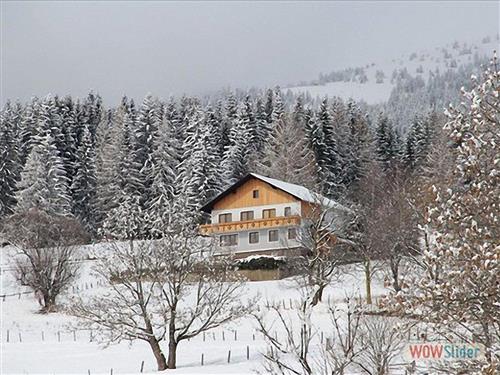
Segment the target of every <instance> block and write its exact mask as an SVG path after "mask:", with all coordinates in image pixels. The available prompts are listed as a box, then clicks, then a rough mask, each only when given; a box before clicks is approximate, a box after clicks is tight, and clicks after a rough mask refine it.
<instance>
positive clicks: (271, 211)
mask: <svg viewBox="0 0 500 375" xmlns="http://www.w3.org/2000/svg"><path fill="white" fill-rule="evenodd" d="M273 217H276V208H270V209H269V210H262V218H263V219H270V218H273Z"/></svg>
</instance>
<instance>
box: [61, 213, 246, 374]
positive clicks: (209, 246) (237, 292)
mask: <svg viewBox="0 0 500 375" xmlns="http://www.w3.org/2000/svg"><path fill="white" fill-rule="evenodd" d="M174 217H175V219H174ZM172 220H176V221H175V222H171V223H169V224H168V226H165V227H164V233H163V235H162V236H163V237H162V238H161V239H159V240H154V241H153V240H151V241H133V240H129V241H128V245H127V246H123V245H118V244H116V243H115V244H112V245H111V250H112V251H110V252H109V254H108V255H106V256H105V257H104V258H103V259H101V260H99V265H98V266H97V267H96V271H97V273H98V274H99V275H101V276H102V277H103V278H104V279H106V280H107V281H108V293H107V294H106V295H104V296H98V297H96V298H93V299H91V300H90V301H89V300H86V299H84V298H81V299H80V300H79V301H76V302H75V304H74V306H73V307H71V308H70V309H69V310H70V312H71V313H72V314H73V315H76V316H78V317H80V318H82V319H83V328H92V327H94V328H95V329H99V333H100V336H101V339H102V340H103V341H104V342H106V343H114V342H119V341H120V340H124V339H126V340H135V339H139V340H144V341H146V342H148V343H149V345H150V347H151V349H152V351H153V354H154V356H155V358H156V361H157V365H158V370H164V369H166V368H168V369H174V368H176V362H177V361H176V358H177V349H178V346H179V344H180V343H181V342H182V341H183V340H187V339H190V338H193V337H195V336H197V335H199V334H201V333H202V332H205V331H208V330H210V329H213V328H216V327H218V326H220V325H221V324H224V323H226V322H229V321H231V320H234V319H238V318H239V317H241V316H243V315H245V314H246V313H247V312H248V310H249V308H248V306H246V305H244V304H243V303H242V302H241V295H242V293H241V289H242V283H243V282H242V280H240V279H238V278H236V276H234V273H233V272H232V262H231V260H230V259H228V258H227V257H216V256H214V253H215V250H216V249H215V247H214V246H213V243H212V242H211V241H209V240H206V241H205V240H203V239H201V238H200V237H199V236H198V235H197V233H196V232H195V228H196V227H195V226H193V225H192V223H191V222H190V221H188V220H183V219H182V218H180V217H179V216H176V215H172ZM162 341H167V342H168V358H167V359H165V356H164V354H163V352H162V350H161V348H160V343H161V342H162Z"/></svg>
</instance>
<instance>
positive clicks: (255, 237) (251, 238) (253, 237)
mask: <svg viewBox="0 0 500 375" xmlns="http://www.w3.org/2000/svg"><path fill="white" fill-rule="evenodd" d="M248 243H259V232H250V233H248Z"/></svg>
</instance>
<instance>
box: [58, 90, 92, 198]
mask: <svg viewBox="0 0 500 375" xmlns="http://www.w3.org/2000/svg"><path fill="white" fill-rule="evenodd" d="M77 107H78V105H77V104H76V103H74V102H73V99H72V98H71V97H70V96H67V97H65V98H63V99H61V100H58V102H57V111H58V113H59V123H60V133H61V135H60V138H59V139H60V140H61V141H60V142H58V145H57V147H58V150H59V152H60V154H61V158H62V161H63V164H64V169H65V171H66V176H68V183H69V186H71V184H72V182H73V177H74V176H75V175H76V173H77V169H76V163H77V151H78V148H79V140H80V137H79V134H78V133H81V132H82V130H81V128H83V127H84V126H85V124H82V123H79V122H78V119H77ZM72 198H73V196H72Z"/></svg>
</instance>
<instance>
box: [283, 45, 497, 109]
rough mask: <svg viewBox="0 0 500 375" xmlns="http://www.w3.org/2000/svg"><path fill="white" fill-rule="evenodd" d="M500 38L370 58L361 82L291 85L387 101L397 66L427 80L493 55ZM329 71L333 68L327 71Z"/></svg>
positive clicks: (317, 94)
mask: <svg viewBox="0 0 500 375" xmlns="http://www.w3.org/2000/svg"><path fill="white" fill-rule="evenodd" d="M498 47H499V41H498V40H496V38H495V37H494V36H491V37H490V38H489V40H487V39H486V40H482V41H477V42H476V43H468V44H465V45H464V43H456V42H455V43H449V44H447V45H445V46H444V47H435V48H434V49H432V50H422V51H415V52H413V53H410V54H404V55H401V56H400V57H399V58H393V59H390V58H389V59H387V60H385V61H379V62H366V63H367V64H366V65H364V66H362V67H363V68H364V71H365V73H366V77H367V78H368V81H367V82H365V83H359V82H343V81H340V82H329V83H326V84H311V85H305V86H304V85H303V86H291V87H287V88H285V90H287V89H289V90H291V91H292V92H293V93H295V94H300V93H309V94H310V95H311V96H312V97H313V98H314V97H319V98H323V97H336V96H338V97H341V98H343V99H349V98H352V99H355V100H363V101H365V102H366V103H368V104H378V103H383V102H385V101H387V100H388V99H389V96H390V93H391V90H392V89H393V87H394V85H395V82H392V81H391V77H392V73H393V72H394V71H395V70H399V69H404V68H406V69H407V71H408V73H409V74H410V75H412V76H413V77H416V76H420V77H421V78H422V79H423V80H424V81H427V80H428V78H429V74H430V72H431V71H432V72H435V71H436V69H439V71H440V72H441V73H443V72H445V71H446V70H448V69H459V67H460V65H465V64H467V63H472V62H473V61H474V55H475V54H477V56H479V57H483V56H487V57H491V56H493V50H497V51H498ZM342 68H346V67H336V68H335V69H332V70H335V71H336V70H342ZM353 68H354V67H353ZM377 71H382V72H383V73H384V75H385V78H384V80H383V83H377V82H376V81H377V80H376V73H377ZM324 73H325V74H328V73H329V72H324Z"/></svg>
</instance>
